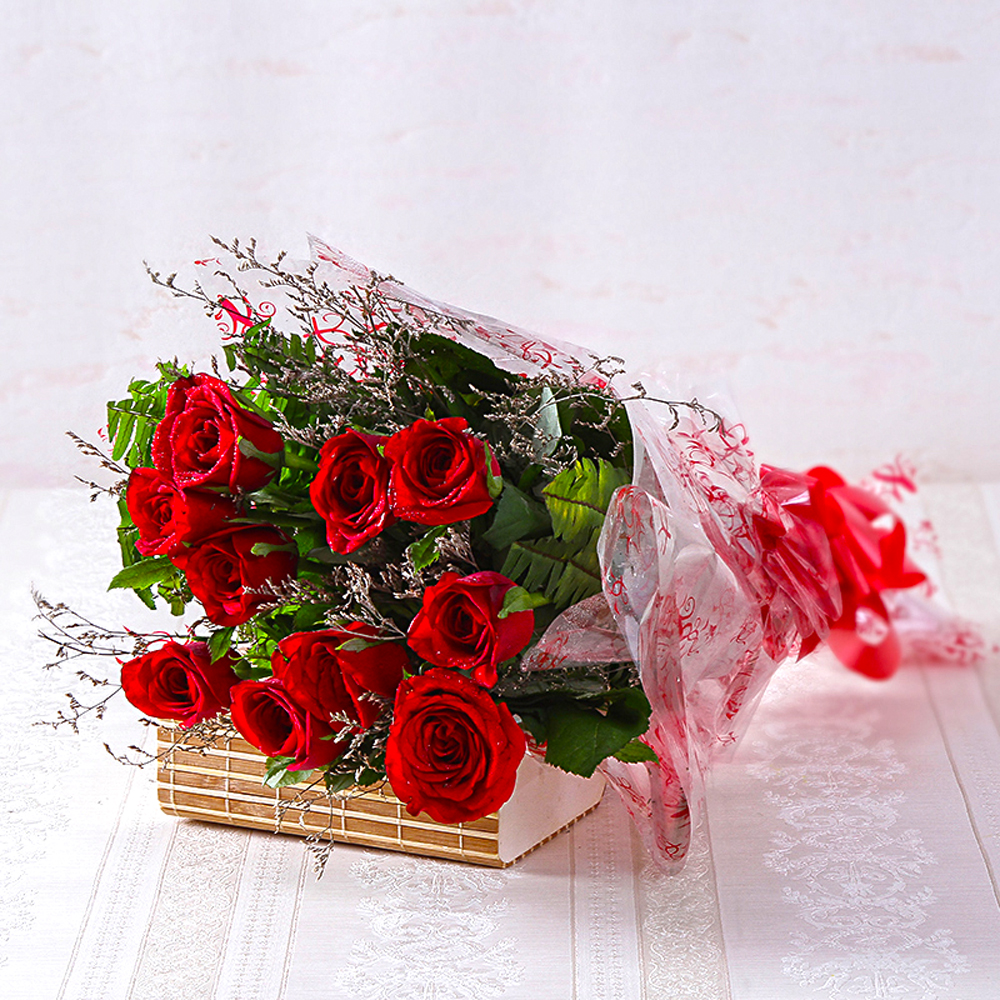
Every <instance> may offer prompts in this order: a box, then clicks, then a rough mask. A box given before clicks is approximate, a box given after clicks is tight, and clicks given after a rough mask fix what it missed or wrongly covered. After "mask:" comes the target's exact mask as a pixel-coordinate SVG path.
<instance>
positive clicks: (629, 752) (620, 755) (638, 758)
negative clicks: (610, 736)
mask: <svg viewBox="0 0 1000 1000" xmlns="http://www.w3.org/2000/svg"><path fill="white" fill-rule="evenodd" d="M614 756H615V758H617V759H618V760H621V761H624V762H625V763H626V764H639V763H643V762H645V761H655V760H659V758H658V757H657V756H656V751H655V750H654V749H653V748H652V747H651V746H650V745H649V744H648V743H643V742H642V740H640V739H634V740H632V742H631V743H626V744H625V746H623V747H622V748H621V750H619V751H618V752H617V753H616V754H614Z"/></svg>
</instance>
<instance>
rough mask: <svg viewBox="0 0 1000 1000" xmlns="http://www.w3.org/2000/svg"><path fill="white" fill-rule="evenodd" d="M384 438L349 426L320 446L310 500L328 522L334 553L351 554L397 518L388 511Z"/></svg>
mask: <svg viewBox="0 0 1000 1000" xmlns="http://www.w3.org/2000/svg"><path fill="white" fill-rule="evenodd" d="M383 440H384V439H383V438H379V437H374V436H372V435H370V434H359V433H357V431H353V430H348V431H345V432H344V433H343V434H338V435H337V436H336V437H333V438H330V440H329V441H327V442H326V443H325V444H324V445H323V447H322V448H321V449H320V453H319V456H320V458H319V472H318V473H317V475H316V478H315V479H314V480H313V481H312V484H311V485H310V487H309V498H310V499H311V500H312V505H313V507H315V508H316V511H317V512H318V513H319V514H320V516H321V517H322V518H323V520H324V521H325V522H326V540H327V544H328V545H329V546H330V548H331V549H332V550H333V551H334V552H340V553H342V554H343V555H347V554H348V553H350V552H353V551H354V550H355V549H358V548H360V547H361V546H362V545H364V543H365V542H367V541H368V540H369V539H371V538H374V537H375V536H376V535H378V534H379V533H380V532H381V531H382V530H383V529H384V528H387V527H388V526H389V525H390V524H392V523H393V522H394V521H395V518H394V517H393V516H392V513H391V511H390V510H389V472H390V469H391V468H392V466H391V465H390V463H389V462H388V461H386V459H384V458H383V457H382V456H381V455H380V454H379V452H378V445H379V444H380V443H381V442H382V441H383Z"/></svg>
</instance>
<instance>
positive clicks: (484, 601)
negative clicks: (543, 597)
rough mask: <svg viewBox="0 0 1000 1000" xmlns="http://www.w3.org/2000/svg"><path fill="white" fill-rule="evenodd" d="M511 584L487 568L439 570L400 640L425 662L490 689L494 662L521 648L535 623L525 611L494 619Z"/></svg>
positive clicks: (495, 666)
mask: <svg viewBox="0 0 1000 1000" xmlns="http://www.w3.org/2000/svg"><path fill="white" fill-rule="evenodd" d="M513 586H515V583H514V581H513V580H509V579H508V578H507V577H505V576H503V575H502V574H500V573H493V572H491V571H485V572H482V573H473V574H472V575H471V576H463V577H460V576H459V575H458V574H457V573H442V574H441V579H440V580H439V581H438V582H437V583H436V584H434V586H433V587H428V588H427V589H426V590H425V591H424V606H423V608H421V610H420V611H418V612H417V615H416V617H415V618H414V619H413V621H412V622H411V623H410V628H409V632H408V634H407V638H406V641H407V642H408V643H409V645H410V648H411V649H413V650H414V651H415V652H416V653H417V655H418V656H421V657H423V659H425V660H426V661H427V662H428V663H433V664H434V665H435V666H438V667H451V668H453V669H455V670H471V671H472V675H473V677H474V678H475V679H476V680H477V681H478V682H479V683H480V684H483V685H485V686H487V687H492V686H493V685H494V684H496V682H497V664H498V663H501V662H503V661H504V660H506V659H508V658H510V657H511V656H514V655H515V654H517V653H519V652H521V650H522V649H524V647H525V646H527V645H528V643H529V642H530V641H531V633H532V631H533V630H534V627H535V614H534V612H533V611H530V610H529V611H515V612H514V613H513V614H509V615H508V616H507V617H506V618H500V617H499V615H500V609H501V608H502V607H503V599H504V595H505V594H506V593H507V591H508V590H510V588H511V587H513Z"/></svg>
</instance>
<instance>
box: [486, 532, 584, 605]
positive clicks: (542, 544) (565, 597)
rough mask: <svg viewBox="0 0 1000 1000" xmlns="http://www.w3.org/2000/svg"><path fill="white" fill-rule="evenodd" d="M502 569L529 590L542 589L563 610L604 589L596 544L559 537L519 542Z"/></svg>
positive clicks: (511, 549) (514, 545)
mask: <svg viewBox="0 0 1000 1000" xmlns="http://www.w3.org/2000/svg"><path fill="white" fill-rule="evenodd" d="M500 572H501V573H503V575H504V576H507V577H510V579H512V580H517V581H519V582H520V583H521V584H522V586H523V587H524V588H525V589H526V590H532V591H541V592H542V593H543V594H545V596H546V597H548V598H549V600H551V601H552V603H553V604H554V605H555V606H556V608H557V609H558V610H560V611H561V610H562V609H563V608H567V607H569V606H570V605H571V604H576V603H577V602H578V601H582V600H585V599H586V598H588V597H593V595H594V594H597V593H600V590H601V568H600V565H599V563H598V561H597V550H596V548H594V547H593V546H592V545H591V546H582V547H580V546H577V545H573V544H571V543H569V542H561V541H559V540H558V539H557V538H551V537H550V538H536V539H534V540H532V541H520V542H515V543H514V544H513V545H511V547H510V551H509V552H508V553H507V559H506V560H505V562H504V564H503V569H501V571H500Z"/></svg>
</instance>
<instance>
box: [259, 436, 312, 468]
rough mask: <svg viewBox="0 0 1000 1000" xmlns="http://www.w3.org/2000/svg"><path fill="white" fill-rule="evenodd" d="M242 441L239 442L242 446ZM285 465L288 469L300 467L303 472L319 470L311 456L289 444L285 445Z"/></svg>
mask: <svg viewBox="0 0 1000 1000" xmlns="http://www.w3.org/2000/svg"><path fill="white" fill-rule="evenodd" d="M242 445H243V442H242V441H241V442H240V447H241V448H242ZM285 465H286V466H287V467H288V468H289V469H301V470H302V471H303V472H312V473H316V472H319V465H318V464H317V463H316V462H314V461H313V460H312V459H311V458H309V457H307V456H306V455H303V454H301V453H300V452H297V451H295V450H294V449H293V448H292V447H291V446H290V445H287V444H286V445H285Z"/></svg>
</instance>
